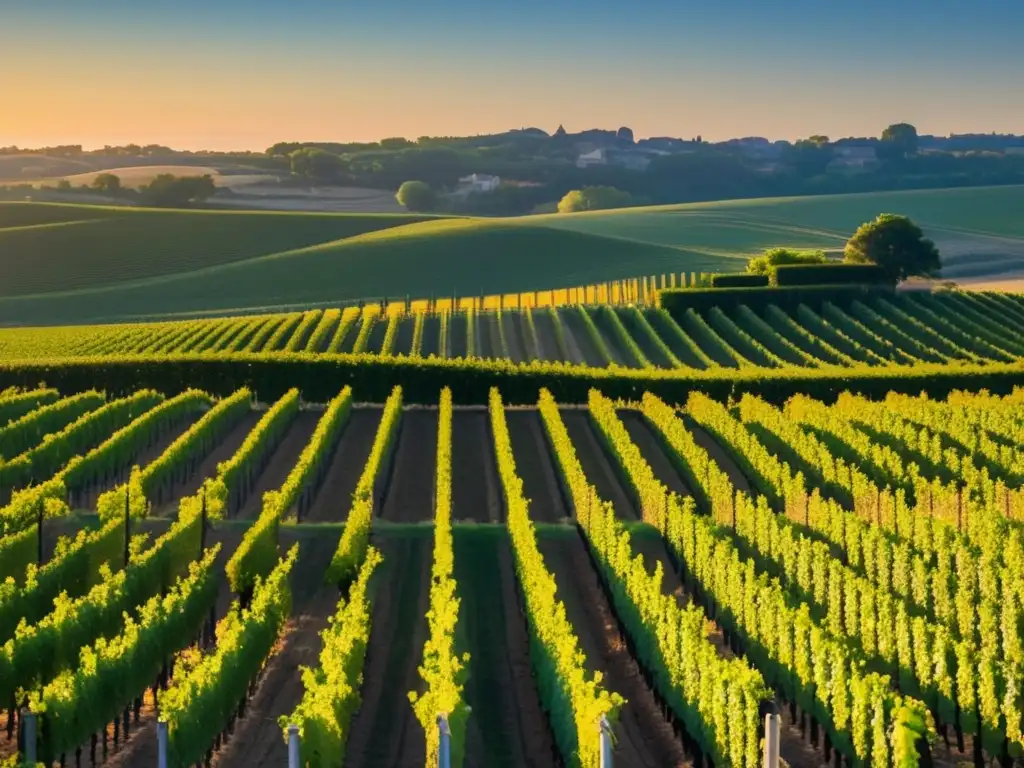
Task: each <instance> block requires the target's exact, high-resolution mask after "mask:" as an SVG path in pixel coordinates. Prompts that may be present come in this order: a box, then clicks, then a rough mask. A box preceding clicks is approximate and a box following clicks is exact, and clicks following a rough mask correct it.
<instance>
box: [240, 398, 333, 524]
mask: <svg viewBox="0 0 1024 768" xmlns="http://www.w3.org/2000/svg"><path fill="white" fill-rule="evenodd" d="M321 416H323V413H322V412H320V411H300V412H299V413H298V414H297V415H296V416H295V419H294V420H293V421H292V423H291V426H289V427H288V430H287V432H285V434H284V437H282V438H281V442H280V443H278V445H277V448H276V449H275V450H274V453H273V454H272V455H271V457H270V460H269V462H268V463H267V467H266V469H264V470H263V472H261V473H260V476H259V477H258V478H257V479H256V483H255V485H254V486H253V489H252V492H251V493H250V494H249V496H248V498H246V501H245V504H243V505H242V508H241V510H239V513H238V515H237V516H236V517H238V518H240V519H244V520H253V519H255V518H257V517H259V514H260V511H261V510H262V509H263V494H264V493H266V492H267V491H276V490H277V489H278V488H280V487H281V486H282V485H284V481H285V480H287V479H288V474H289V473H290V472H291V471H292V469H293V468H294V467H295V464H296V462H297V461H298V460H299V456H300V455H301V454H302V450H303V449H304V448H305V447H306V445H307V444H308V443H309V438H310V437H312V436H313V432H314V430H315V429H316V423H317V422H318V421H319V420H320V417H321Z"/></svg>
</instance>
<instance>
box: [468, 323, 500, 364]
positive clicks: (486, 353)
mask: <svg viewBox="0 0 1024 768" xmlns="http://www.w3.org/2000/svg"><path fill="white" fill-rule="evenodd" d="M473 322H475V323H476V327H475V328H474V329H473V333H474V336H473V344H474V345H475V346H476V349H475V350H474V354H475V355H476V356H477V357H486V358H500V357H501V344H500V343H498V344H495V338H494V336H495V333H494V324H495V315H494V313H493V312H476V313H475V314H474V315H473Z"/></svg>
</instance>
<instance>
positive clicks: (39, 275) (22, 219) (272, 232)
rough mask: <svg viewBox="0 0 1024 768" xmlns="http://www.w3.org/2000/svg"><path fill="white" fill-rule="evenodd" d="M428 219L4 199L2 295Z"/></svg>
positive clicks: (150, 272) (137, 275)
mask: <svg viewBox="0 0 1024 768" xmlns="http://www.w3.org/2000/svg"><path fill="white" fill-rule="evenodd" d="M421 219H422V217H418V216H387V215H381V216H374V215H365V216H330V215H320V214H279V213H269V212H268V213H263V212H260V213H250V212H235V211H160V210H149V209H137V208H115V207H110V208H104V207H86V206H74V205H45V204H32V203H0V297H11V296H25V295H29V294H38V293H52V292H60V291H75V290H83V289H95V288H100V287H103V286H108V285H111V284H114V283H122V282H125V281H131V280H140V279H146V278H153V277H160V276H165V275H171V274H181V273H186V272H190V271H192V270H195V269H200V268H204V267H211V266H217V265H221V264H229V263H231V262H237V261H242V260H245V259H251V258H253V257H257V256H264V255H267V254H271V253H280V252H282V251H288V250H293V249H295V248H304V247H306V246H309V245H313V244H316V243H323V242H325V241H331V240H337V239H339V238H344V237H351V236H353V235H359V234H362V233H365V232H370V231H373V230H377V229H382V228H387V227H394V226H399V225H402V224H408V223H409V222H412V221H418V220H421Z"/></svg>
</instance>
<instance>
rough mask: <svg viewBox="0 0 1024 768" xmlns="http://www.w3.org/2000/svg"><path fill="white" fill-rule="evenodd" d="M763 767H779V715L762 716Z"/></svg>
mask: <svg viewBox="0 0 1024 768" xmlns="http://www.w3.org/2000/svg"><path fill="white" fill-rule="evenodd" d="M764 768H779V716H778V715H773V714H767V715H765V716H764Z"/></svg>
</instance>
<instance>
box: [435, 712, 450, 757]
mask: <svg viewBox="0 0 1024 768" xmlns="http://www.w3.org/2000/svg"><path fill="white" fill-rule="evenodd" d="M437 730H438V733H439V734H440V736H441V738H440V739H438V742H437V767H438V768H452V732H451V729H450V728H449V727H448V715H438V716H437Z"/></svg>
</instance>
